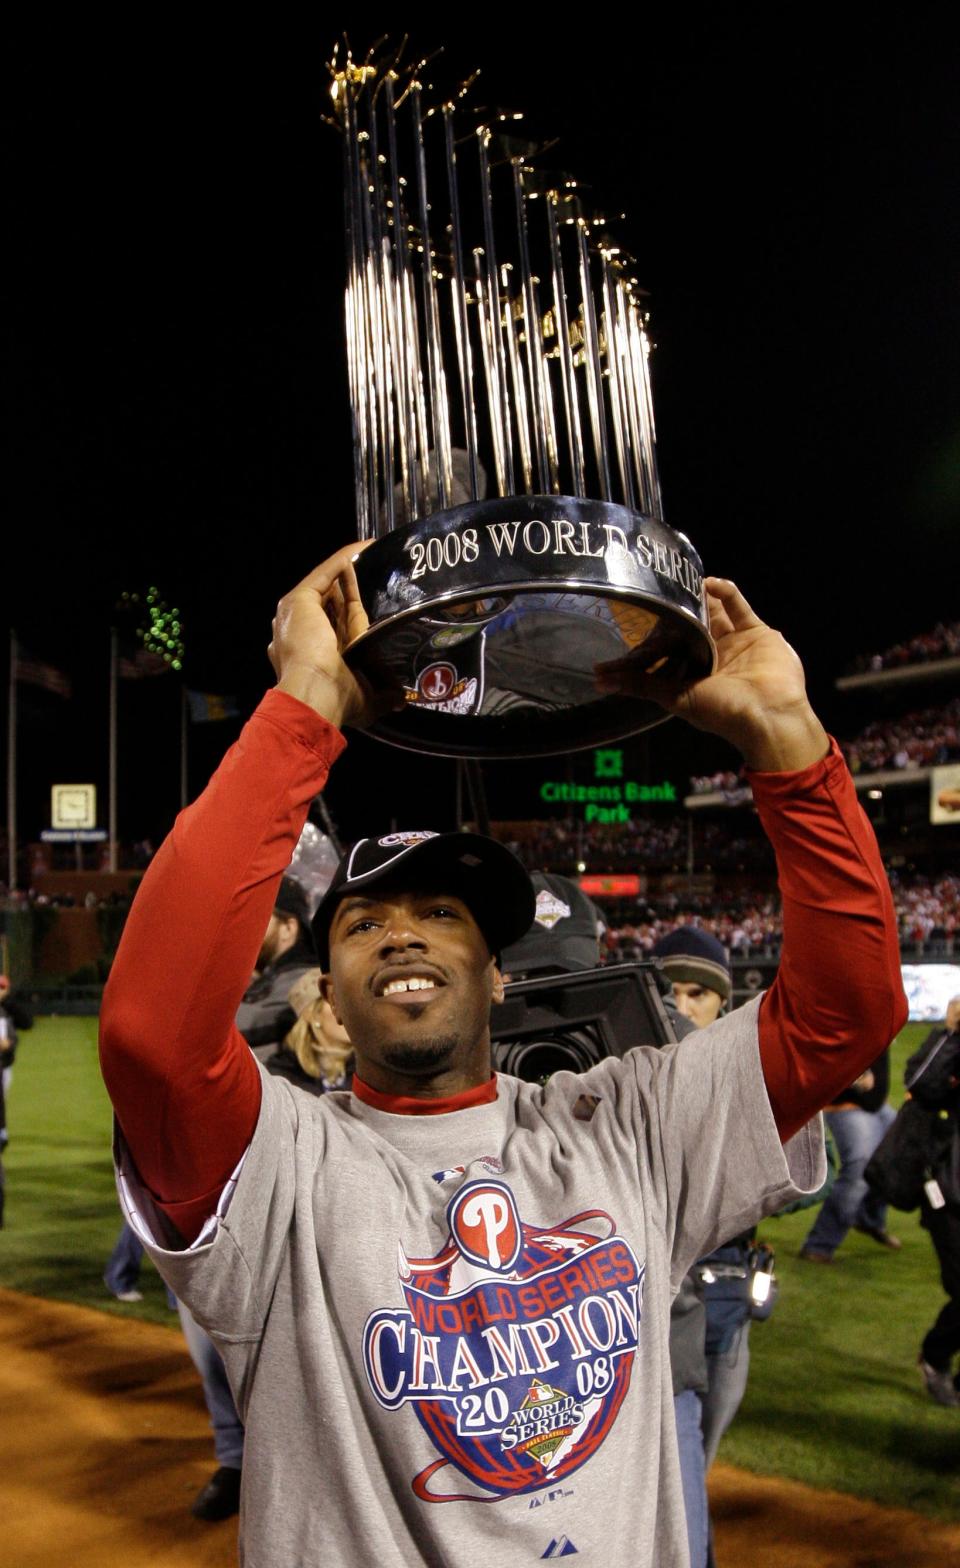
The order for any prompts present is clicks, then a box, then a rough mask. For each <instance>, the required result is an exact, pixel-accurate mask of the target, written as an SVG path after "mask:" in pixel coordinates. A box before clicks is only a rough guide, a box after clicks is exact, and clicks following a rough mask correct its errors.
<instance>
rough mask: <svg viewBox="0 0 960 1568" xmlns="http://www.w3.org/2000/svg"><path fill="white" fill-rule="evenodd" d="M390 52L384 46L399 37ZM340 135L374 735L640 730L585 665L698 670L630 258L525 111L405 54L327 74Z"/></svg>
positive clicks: (639, 722)
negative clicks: (498, 103)
mask: <svg viewBox="0 0 960 1568" xmlns="http://www.w3.org/2000/svg"><path fill="white" fill-rule="evenodd" d="M401 54H402V50H401ZM330 69H331V73H332V77H333V85H332V95H333V102H334V109H335V120H336V124H337V125H338V127H339V129H340V130H341V132H342V137H343V151H344V185H345V216H346V236H347V282H346V331H347V358H348V367H349V379H350V400H351V405H352V410H353V422H354V458H355V480H356V494H357V509H358V525H359V535H360V537H361V538H362V539H372V540H374V541H375V542H374V543H373V544H372V545H371V546H370V548H369V549H367V550H365V551H364V552H363V554H362V555H361V556H360V558H359V560H358V562H357V577H358V580H359V585H360V593H361V597H362V599H363V603H364V606H365V608H366V611H367V614H368V616H369V621H370V625H369V630H368V631H366V632H365V633H364V634H363V635H362V636H361V637H359V638H358V639H357V640H356V642H354V643H353V644H352V646H351V647H350V648H349V649H348V651H347V658H348V661H349V662H350V664H351V665H352V666H353V668H355V669H356V670H358V671H361V672H364V673H366V674H368V675H369V676H370V677H371V678H372V679H374V680H375V681H377V682H378V683H379V682H382V681H387V682H390V683H392V684H394V685H395V686H397V687H399V688H402V690H403V693H404V698H405V701H404V704H403V708H402V710H400V711H397V712H395V713H391V714H390V715H388V716H387V717H386V718H384V719H382V720H380V721H379V722H378V723H377V724H376V725H375V727H374V728H373V731H372V733H373V734H375V735H378V736H379V737H380V738H381V739H382V740H385V741H389V742H391V743H392V744H394V745H397V746H403V747H407V748H410V749H412V750H416V751H425V752H431V753H435V754H439V755H446V756H457V757H522V756H528V755H546V754H549V753H551V752H565V751H571V750H576V749H578V748H581V747H588V746H597V745H601V744H603V743H604V742H606V741H611V740H615V739H619V738H621V737H622V736H625V735H629V734H633V733H634V732H636V731H637V730H642V729H646V728H648V727H650V726H651V725H653V724H657V723H660V722H661V721H662V720H663V719H664V717H665V714H664V711H663V709H662V708H660V707H659V706H658V705H657V704H655V703H653V702H651V701H647V700H644V699H640V698H624V697H610V696H604V695H601V694H600V692H599V691H598V689H597V683H596V677H595V670H596V668H597V666H598V665H602V664H604V663H606V662H608V661H610V660H620V659H624V658H627V657H629V658H630V659H631V660H636V661H637V663H638V666H639V668H640V669H642V670H644V671H646V672H648V673H653V672H660V671H662V672H663V673H664V674H665V675H667V676H673V677H676V678H678V679H683V680H687V679H696V678H698V677H699V676H701V675H704V674H707V673H709V671H710V670H711V669H712V668H713V664H714V660H715V650H714V647H713V643H712V641H711V639H710V635H709V632H708V631H707V614H706V608H705V603H704V594H703V567H702V564H701V561H700V558H699V556H698V555H697V553H696V551H695V550H694V548H693V546H692V545H691V543H690V541H689V539H687V538H686V537H685V536H684V535H683V534H681V533H677V532H676V531H675V530H673V529H671V528H669V527H668V526H667V524H666V523H665V522H664V521H663V516H662V510H661V504H660V486H659V481H658V477H657V463H656V441H655V433H654V420H653V402H652V398H651V390H650V375H649V366H648V361H649V354H650V342H649V338H648V335H647V312H646V310H645V308H644V304H643V296H642V293H641V291H640V290H639V289H638V287H637V283H636V280H635V278H634V277H633V276H632V271H631V258H630V257H629V256H627V255H626V254H625V253H624V252H623V251H622V249H621V248H619V246H618V245H617V244H616V242H615V241H614V239H613V238H612V237H611V233H610V226H609V223H608V222H607V220H606V219H605V218H604V217H603V216H601V215H598V214H596V213H591V212H588V211H587V208H586V206H585V202H584V195H583V192H582V191H581V189H580V188H579V187H578V185H577V183H576V182H575V181H574V180H572V179H570V178H568V177H567V176H566V175H562V174H556V173H549V172H546V170H545V169H544V167H543V166H542V165H543V161H544V154H545V151H546V149H544V148H543V147H537V146H535V145H533V144H531V143H530V142H529V141H525V140H523V139H522V130H523V125H522V115H520V114H514V113H506V112H504V111H489V112H484V111H482V110H479V111H478V110H475V109H473V108H471V106H470V91H469V89H470V88H471V87H472V85H473V83H472V81H471V82H470V83H467V84H464V85H462V86H461V87H459V88H458V90H457V91H456V93H455V94H453V96H451V97H450V98H448V99H444V98H442V96H437V95H435V94H434V93H433V91H432V89H431V88H430V86H429V83H428V82H427V79H426V70H425V62H423V61H421V62H419V63H417V64H415V65H411V66H407V67H404V66H403V65H402V63H401V56H400V55H398V54H394V55H393V56H388V57H386V58H377V57H375V55H374V54H371V55H369V56H367V57H366V58H365V59H364V60H363V61H362V62H360V61H358V60H357V59H355V58H354V57H353V56H352V55H351V54H350V53H349V51H346V52H344V53H342V54H340V56H339V58H335V59H334V61H333V62H332V64H331V67H330Z"/></svg>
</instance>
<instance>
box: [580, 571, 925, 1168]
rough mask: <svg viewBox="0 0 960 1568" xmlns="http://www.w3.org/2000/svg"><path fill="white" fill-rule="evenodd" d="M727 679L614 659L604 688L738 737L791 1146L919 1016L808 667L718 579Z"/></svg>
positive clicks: (876, 855) (769, 1022)
mask: <svg viewBox="0 0 960 1568" xmlns="http://www.w3.org/2000/svg"><path fill="white" fill-rule="evenodd" d="M706 588H707V593H708V602H709V607H710V630H711V633H712V634H713V637H714V639H715V641H716V644H717V653H718V663H717V669H716V671H715V673H714V674H713V675H711V676H709V677H707V679H705V680H702V681H699V682H697V684H696V685H694V686H692V687H689V688H687V689H683V690H681V689H677V688H675V689H673V690H670V689H666V688H664V686H663V684H662V683H658V682H657V679H656V677H652V678H651V677H645V676H643V675H642V674H640V675H638V674H637V673H635V666H634V665H633V664H632V663H627V662H623V663H620V662H616V663H613V664H610V665H606V666H604V667H603V668H602V669H601V671H600V672H598V684H599V685H600V687H601V690H605V691H609V692H615V691H631V690H632V691H635V692H641V693H642V694H643V695H646V696H654V697H655V698H656V699H657V700H658V701H659V702H661V703H662V704H663V706H665V707H667V708H668V709H669V710H670V711H671V712H674V713H677V714H679V715H680V716H681V717H683V718H686V719H687V720H688V721H689V722H690V723H691V724H693V725H695V726H696V727H697V728H698V729H704V730H709V731H711V732H712V733H713V734H716V735H721V736H723V738H724V739H725V740H729V741H730V742H732V744H733V745H734V746H736V747H737V748H738V750H739V751H740V752H741V753H742V755H743V757H744V759H745V761H746V763H747V767H748V768H749V769H750V782H751V785H752V787H753V794H754V799H755V801H756V804H757V808H758V810H759V813H760V817H761V821H762V822H763V825H764V828H765V830H766V833H767V836H768V837H769V839H770V840H771V843H772V844H773V847H774V851H775V853H776V856H777V870H778V876H779V882H780V890H781V894H782V897H783V926H784V939H783V953H782V957H781V962H780V970H779V973H778V975H777V979H776V980H775V982H774V984H773V986H772V987H771V988H770V990H769V991H768V992H767V994H766V996H765V997H764V999H763V1001H762V1003H761V1008H760V1020H759V1032H760V1057H761V1061H762V1064H763V1074H764V1080H765V1083H766V1087H767V1093H768V1095H769V1098H770V1104H771V1107H772V1109H773V1114H774V1117H775V1118H776V1122H777V1127H778V1129H779V1132H780V1135H781V1137H782V1138H783V1139H784V1140H786V1139H787V1138H789V1137H790V1136H791V1135H792V1134H793V1133H795V1132H796V1131H797V1130H798V1128H800V1127H802V1126H803V1125H804V1123H805V1122H807V1121H809V1119H810V1117H811V1116H813V1115H814V1114H815V1112H816V1111H818V1110H819V1109H820V1108H821V1107H822V1106H824V1105H828V1104H829V1103H830V1101H831V1099H832V1098H833V1096H834V1094H835V1093H836V1092H837V1091H838V1090H840V1089H843V1088H844V1087H845V1086H846V1085H847V1084H850V1083H852V1082H853V1081H854V1079H855V1078H856V1077H857V1076H858V1074H859V1073H861V1072H862V1071H863V1069H864V1068H865V1067H867V1066H869V1064H870V1063H871V1062H872V1061H874V1060H875V1059H876V1057H877V1055H878V1054H879V1053H880V1051H882V1050H883V1048H884V1046H886V1045H887V1044H889V1042H890V1040H891V1039H892V1038H893V1036H894V1035H895V1034H896V1033H897V1030H898V1029H900V1028H901V1027H902V1026H903V1024H904V1022H905V1021H906V1016H907V1007H906V999H905V997H904V994H903V984H902V981H901V976H900V960H899V951H898V945H897V928H896V918H895V915H894V910H893V900H892V898H891V896H890V888H889V884H888V882H887V878H886V874H885V872H884V869H883V865H882V862H881V859H880V852H879V849H878V847H877V842H876V839H875V837H874V834H873V830H872V828H871V827H870V825H869V823H868V822H867V819H866V816H865V815H864V813H863V811H862V809H861V807H860V805H859V802H858V801H857V798H856V791H855V789H854V786H853V780H852V779H851V777H850V774H849V771H848V769H847V766H846V763H845V762H844V760H843V757H842V756H841V755H840V752H839V750H838V749H837V747H836V744H835V743H833V744H832V743H831V741H830V738H829V736H828V735H827V733H826V731H825V730H824V728H823V726H822V724H821V723H820V721H819V719H818V718H817V717H816V715H815V714H814V712H813V710H812V708H811V707H810V703H809V701H808V699H807V695H806V687H805V683H804V677H803V669H802V666H801V664H800V661H799V659H798V658H797V656H796V654H795V653H794V651H793V649H792V648H790V646H789V645H788V644H787V643H786V642H785V640H784V639H783V637H781V635H780V633H779V632H776V631H774V630H773V629H772V627H769V626H766V625H765V624H764V623H763V622H762V621H761V620H760V619H759V618H758V617H757V616H756V615H755V614H754V612H753V611H752V610H751V608H750V606H749V604H748V603H747V601H746V599H745V598H744V597H743V595H742V594H741V593H740V591H739V589H738V588H736V586H735V585H734V584H733V583H731V582H727V581H726V580H724V579H722V578H716V577H708V578H707V579H706Z"/></svg>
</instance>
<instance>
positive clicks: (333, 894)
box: [313, 830, 536, 969]
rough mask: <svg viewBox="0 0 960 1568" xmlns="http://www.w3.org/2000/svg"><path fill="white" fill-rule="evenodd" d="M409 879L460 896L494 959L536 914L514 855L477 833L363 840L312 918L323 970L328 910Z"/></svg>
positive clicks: (406, 834) (342, 864)
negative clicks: (351, 895) (352, 895)
mask: <svg viewBox="0 0 960 1568" xmlns="http://www.w3.org/2000/svg"><path fill="white" fill-rule="evenodd" d="M408 880H409V882H410V884H411V885H412V884H413V883H414V881H416V882H417V883H424V882H426V881H428V880H429V881H431V882H434V883H435V884H436V887H437V890H438V891H445V892H449V893H453V894H455V895H456V896H457V897H458V898H462V899H463V902H464V903H465V904H466V906H467V908H468V909H469V911H470V913H471V914H472V915H473V918H474V920H475V921H476V922H477V925H478V926H479V927H480V930H481V931H482V932H483V935H484V937H485V938H486V941H487V944H488V946H489V948H490V951H491V953H494V954H499V953H500V952H501V950H502V949H503V948H504V947H506V946H508V944H509V943H511V942H515V941H517V939H518V938H519V937H521V936H523V934H524V932H525V931H526V930H528V928H529V926H530V923H531V921H532V920H533V917H534V913H535V908H536V906H535V903H534V896H533V885H532V883H531V881H530V877H529V875H528V874H527V871H526V870H525V868H524V867H523V866H522V865H521V863H520V861H519V860H518V859H517V857H516V855H514V854H513V852H512V851H511V850H509V849H507V848H506V847H505V845H503V844H498V843H497V841H496V839H493V838H486V837H484V835H483V834H480V833H431V832H429V831H427V830H416V831H408V832H401V833H386V834H384V836H383V838H362V839H359V840H358V842H357V843H356V844H353V845H351V847H350V848H349V849H348V850H347V851H346V853H345V854H344V855H343V857H342V859H341V861H340V864H339V865H338V866H337V869H336V871H335V872H334V874H333V881H332V882H331V883H330V886H329V888H328V889H327V892H326V893H325V895H324V897H323V900H322V902H321V904H320V906H319V908H318V909H317V912H316V914H315V915H314V917H313V937H314V941H315V942H316V944H317V953H318V954H319V957H320V962H321V964H322V965H323V967H324V969H328V968H329V966H330V951H329V940H328V939H329V935H330V924H331V921H332V920H333V916H334V911H335V910H336V907H337V905H338V904H339V902H340V900H341V899H342V898H345V897H346V896H347V894H348V893H363V892H366V891H367V889H368V888H376V887H381V886H384V885H387V884H392V885H393V886H395V887H402V886H403V885H404V883H405V882H407V881H408Z"/></svg>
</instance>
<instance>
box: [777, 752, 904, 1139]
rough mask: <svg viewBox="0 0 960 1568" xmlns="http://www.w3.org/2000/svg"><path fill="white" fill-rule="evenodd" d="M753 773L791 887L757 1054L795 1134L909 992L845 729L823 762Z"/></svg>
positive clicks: (784, 1132) (786, 1128)
mask: <svg viewBox="0 0 960 1568" xmlns="http://www.w3.org/2000/svg"><path fill="white" fill-rule="evenodd" d="M750 783H751V785H752V786H753V798H754V800H755V801H756V804H757V809H758V810H759V813H760V819H761V821H762V823H763V826H764V829H765V831H766V833H767V836H768V838H769V839H770V842H771V843H772V844H773V847H774V851H775V853H776V857H777V871H778V877H779V882H780V892H781V895H782V898H783V952H782V955H781V958H780V969H779V973H778V974H777V978H776V980H775V981H774V983H773V985H772V986H771V988H770V990H769V991H768V992H767V993H766V995H765V996H764V998H763V1001H762V1002H761V1004H760V1059H761V1061H762V1063H763V1075H764V1080H765V1082H766V1086H767V1093H768V1095H769V1097H770V1104H771V1106H772V1108H773V1114H774V1117H775V1118H776V1123H777V1128H778V1129H779V1132H780V1136H781V1137H782V1138H783V1139H784V1141H786V1139H787V1138H790V1137H792V1136H793V1134H794V1133H795V1132H797V1131H798V1129H799V1128H801V1127H802V1126H803V1125H804V1123H805V1122H808V1121H809V1120H810V1118H811V1116H813V1115H814V1114H815V1113H816V1112H817V1111H819V1110H820V1109H821V1108H822V1107H823V1106H824V1105H829V1104H830V1102H831V1100H832V1099H833V1098H834V1097H835V1096H836V1095H837V1094H838V1093H839V1092H840V1091H841V1090H842V1089H845V1088H846V1087H847V1086H848V1085H849V1084H851V1083H853V1081H854V1079H855V1078H857V1077H858V1076H859V1074H860V1073H861V1072H863V1071H864V1069H865V1068H866V1067H869V1065H870V1063H871V1062H874V1061H875V1060H876V1058H877V1056H878V1055H879V1053H880V1052H881V1051H882V1050H883V1049H884V1047H885V1046H887V1045H889V1043H890V1041H891V1040H892V1039H893V1037H894V1035H895V1034H896V1033H897V1031H898V1030H899V1029H901V1028H902V1027H903V1025H904V1023H905V1022H906V1018H907V1002H906V997H905V996H904V994H903V983H902V979H901V975H900V952H899V947H898V943H897V922H896V916H895V915H894V910H893V899H892V897H891V895H890V886H889V883H888V882H887V877H886V873H885V872H884V869H883V863H882V861H881V859H880V851H879V849H878V847H877V841H876V839H875V837H874V834H873V829H872V828H871V826H870V824H869V822H868V821H867V818H866V816H865V814H864V812H863V810H862V809H861V807H860V803H859V801H858V800H857V793H856V790H855V789H854V786H853V779H852V778H851V777H850V773H849V771H848V769H847V765H846V763H845V762H844V760H843V757H842V755H841V753H840V750H839V748H838V746H837V743H836V741H834V742H832V744H831V748H830V751H829V753H828V754H827V756H826V757H825V758H824V759H823V761H822V762H815V763H813V764H812V765H811V766H810V767H809V768H803V769H801V770H800V771H799V772H796V773H753V774H751V775H750Z"/></svg>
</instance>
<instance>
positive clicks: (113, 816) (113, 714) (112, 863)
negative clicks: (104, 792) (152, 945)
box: [107, 626, 117, 871]
mask: <svg viewBox="0 0 960 1568" xmlns="http://www.w3.org/2000/svg"><path fill="white" fill-rule="evenodd" d="M109 768H110V780H109V797H110V806H109V810H110V820H109V824H108V832H109V835H110V839H109V848H110V854H109V859H108V862H107V866H108V869H109V870H110V871H116V869H117V629H116V627H115V626H114V627H113V628H112V629H111V632H110V760H109Z"/></svg>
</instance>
